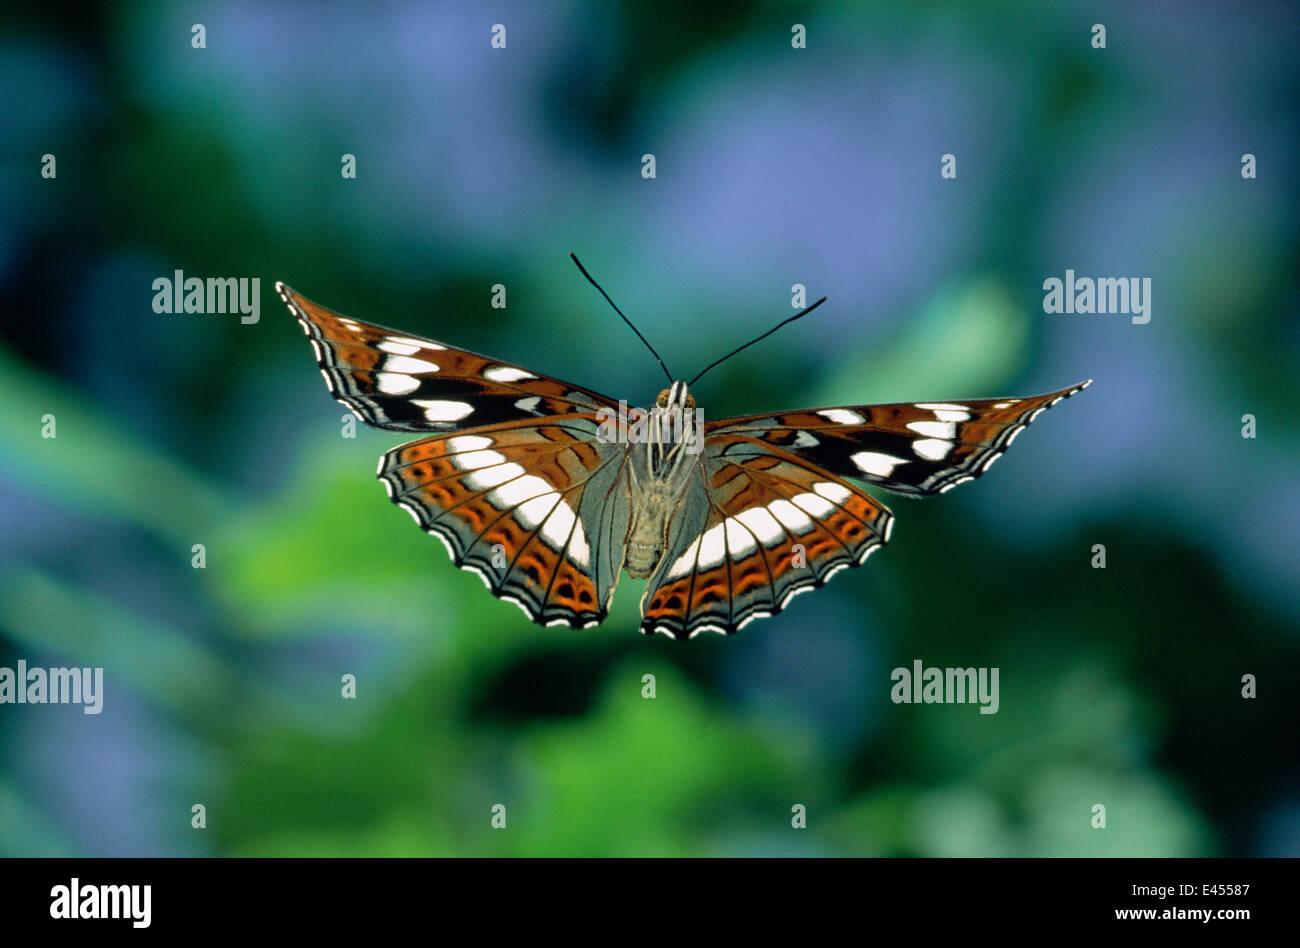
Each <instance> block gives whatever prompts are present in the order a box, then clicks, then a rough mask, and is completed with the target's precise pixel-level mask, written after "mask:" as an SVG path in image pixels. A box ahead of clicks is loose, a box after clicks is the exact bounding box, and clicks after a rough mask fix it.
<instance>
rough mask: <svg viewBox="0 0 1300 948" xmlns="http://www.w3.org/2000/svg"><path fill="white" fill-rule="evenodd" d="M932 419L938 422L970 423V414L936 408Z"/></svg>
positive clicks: (961, 410) (959, 410)
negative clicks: (934, 418)
mask: <svg viewBox="0 0 1300 948" xmlns="http://www.w3.org/2000/svg"><path fill="white" fill-rule="evenodd" d="M934 417H936V418H938V419H939V420H940V421H970V412H968V411H966V410H965V409H950V408H936V409H935V410H934Z"/></svg>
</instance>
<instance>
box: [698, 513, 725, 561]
mask: <svg viewBox="0 0 1300 948" xmlns="http://www.w3.org/2000/svg"><path fill="white" fill-rule="evenodd" d="M725 529H726V526H725V524H721V523H720V524H718V525H717V526H714V527H712V528H710V529H708V530H706V531H704V534H703V535H702V536H701V537H700V561H699V566H700V569H712V568H713V567H715V566H721V565H722V561H723V559H725V558H726V555H727V546H726V543H725V542H724V541H723V533H724V531H725Z"/></svg>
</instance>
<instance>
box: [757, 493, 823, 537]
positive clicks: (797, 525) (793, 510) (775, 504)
mask: <svg viewBox="0 0 1300 948" xmlns="http://www.w3.org/2000/svg"><path fill="white" fill-rule="evenodd" d="M767 509H768V510H770V511H772V516H773V517H775V518H776V519H777V520H779V521H781V525H782V526H783V527H785V528H786V529H787V530H789V531H791V532H792V533H807V532H808V531H809V530H811V529H812V527H813V522H812V520H810V519H809V517H808V515H807V514H806V513H804V512H803V511H802V510H800V509H799V508H798V507H796V506H795V505H794V504H792V503H790V501H788V500H774V501H772V502H771V503H770V504H768V505H767Z"/></svg>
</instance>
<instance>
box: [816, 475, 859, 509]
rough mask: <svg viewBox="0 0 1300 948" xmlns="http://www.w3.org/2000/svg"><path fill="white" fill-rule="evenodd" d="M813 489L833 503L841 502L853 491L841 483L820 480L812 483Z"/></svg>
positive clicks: (851, 494)
mask: <svg viewBox="0 0 1300 948" xmlns="http://www.w3.org/2000/svg"><path fill="white" fill-rule="evenodd" d="M813 490H815V491H817V493H819V494H821V495H822V496H823V497H825V498H826V499H827V500H829V501H832V502H833V503H837V504H842V503H844V501H846V500H848V499H849V498H850V497H852V496H853V491H851V490H849V489H848V488H847V487H845V486H844V485H843V484H834V483H831V482H830V481H820V482H818V483H816V484H814V485H813Z"/></svg>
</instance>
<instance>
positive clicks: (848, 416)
mask: <svg viewBox="0 0 1300 948" xmlns="http://www.w3.org/2000/svg"><path fill="white" fill-rule="evenodd" d="M817 414H819V415H821V416H822V417H823V418H825V419H826V420H827V421H833V422H835V423H836V424H837V425H860V424H862V422H863V421H864V420H865V419H864V418H863V417H862V416H861V415H859V414H858V413H857V412H855V411H850V410H849V409H847V408H828V409H826V411H819V412H818V413H817Z"/></svg>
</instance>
